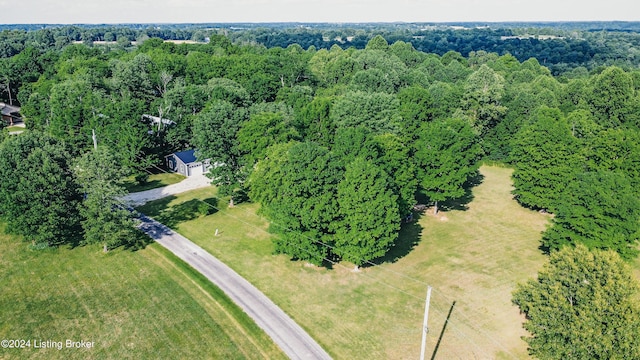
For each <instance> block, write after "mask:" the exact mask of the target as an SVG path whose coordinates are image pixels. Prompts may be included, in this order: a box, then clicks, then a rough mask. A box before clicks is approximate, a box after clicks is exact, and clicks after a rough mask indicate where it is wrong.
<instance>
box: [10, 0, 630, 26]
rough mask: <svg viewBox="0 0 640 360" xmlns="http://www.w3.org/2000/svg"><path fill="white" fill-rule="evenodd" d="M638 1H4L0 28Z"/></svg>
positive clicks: (556, 8) (576, 14)
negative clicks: (23, 24) (36, 24)
mask: <svg viewBox="0 0 640 360" xmlns="http://www.w3.org/2000/svg"><path fill="white" fill-rule="evenodd" d="M639 8H640V5H638V0H607V1H604V0H582V1H580V0H343V1H340V0H0V13H2V15H3V16H2V17H1V18H0V23H5V24H6V23H14V24H15V23H30V24H33V23H62V24H70V23H74V24H75V23H167V22H173V23H184V22H196V23H201V22H392V21H406V22H448V21H565V20H573V21H576V20H627V21H640V12H639V11H638V9H639Z"/></svg>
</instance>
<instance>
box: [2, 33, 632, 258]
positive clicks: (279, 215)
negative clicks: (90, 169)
mask: <svg viewBox="0 0 640 360" xmlns="http://www.w3.org/2000/svg"><path fill="white" fill-rule="evenodd" d="M2 64H3V66H4V67H3V69H11V71H12V72H11V73H9V74H10V75H9V76H7V78H9V79H10V82H9V87H8V88H9V89H10V91H12V93H15V94H16V96H17V98H18V99H19V101H20V103H21V105H22V113H23V115H24V116H25V118H26V122H27V126H28V127H29V128H30V130H31V131H32V132H43V133H46V134H47V136H48V137H50V138H51V139H53V140H51V141H54V140H55V142H56V143H58V142H59V143H60V144H63V145H64V146H65V149H66V150H64V151H60V152H61V153H68V154H69V156H71V157H72V158H78V157H81V156H83V155H84V154H86V153H87V152H89V150H90V149H91V148H92V146H93V143H92V139H91V134H92V131H94V130H95V132H96V134H97V137H98V142H99V144H101V145H100V146H103V147H107V148H108V149H109V150H108V152H109V153H110V154H111V156H112V157H113V158H114V159H116V160H114V161H116V162H117V163H118V164H119V165H121V166H123V167H124V168H125V169H126V171H127V172H128V173H130V174H131V173H138V174H142V172H143V171H144V169H145V168H146V167H147V166H149V165H150V164H159V163H160V162H161V159H162V157H163V155H165V154H168V153H171V152H172V151H176V150H184V149H188V148H192V147H195V148H197V149H198V153H199V156H200V157H202V158H210V159H211V161H212V163H218V164H219V165H221V166H218V167H215V168H214V169H213V170H212V174H211V175H212V178H213V180H214V182H215V183H216V185H218V186H219V190H220V193H221V194H222V195H224V196H230V197H231V200H232V201H235V202H237V201H246V200H247V199H249V200H252V201H258V202H260V203H261V204H262V211H263V212H264V214H265V215H266V216H267V217H268V218H269V220H270V221H271V224H272V226H271V230H272V231H273V232H274V233H276V234H278V236H277V237H275V238H274V239H275V240H274V241H275V243H276V250H277V251H278V252H283V253H286V254H289V255H290V256H292V257H293V258H297V259H304V260H308V261H311V262H314V263H318V264H319V263H322V261H325V260H326V259H334V260H338V259H345V260H348V261H351V262H353V263H355V264H357V265H361V264H364V263H366V262H367V261H370V260H373V259H375V258H378V257H380V256H382V255H384V254H385V253H386V251H387V250H388V249H389V248H390V247H391V246H393V244H394V242H395V240H396V238H397V234H398V229H399V227H400V224H401V221H402V220H403V219H409V218H410V215H411V209H412V207H413V205H415V204H416V203H417V200H416V198H417V196H418V197H422V198H424V199H425V200H424V201H426V202H427V203H429V204H431V205H434V206H435V210H436V211H437V209H438V208H439V207H442V206H445V207H446V206H447V204H449V203H450V201H451V200H454V199H456V198H458V197H461V196H462V195H464V193H465V191H466V189H467V188H468V186H469V184H470V183H471V180H472V179H473V178H474V176H475V174H476V170H477V167H478V160H479V159H481V158H483V157H484V158H486V159H490V160H495V161H501V162H507V163H510V164H512V165H513V166H514V167H515V172H514V182H515V185H516V190H515V191H514V194H515V195H516V199H517V200H518V201H519V202H520V203H522V204H523V205H525V206H528V207H531V208H534V209H541V210H545V211H549V212H553V213H555V214H556V216H555V218H554V220H553V222H554V226H553V227H551V228H550V229H549V230H548V231H547V232H546V233H545V236H544V243H543V245H544V246H545V247H546V248H548V249H549V250H553V249H556V248H559V247H561V246H563V245H565V244H575V243H578V242H581V243H585V244H587V245H588V246H589V247H592V248H607V249H615V250H616V251H618V252H619V253H620V254H621V255H622V256H623V257H625V258H632V257H634V256H635V255H636V250H635V244H636V242H637V240H638V209H640V206H639V205H638V199H637V195H635V189H636V188H637V186H638V166H637V164H638V162H639V161H640V160H639V159H640V148H639V146H638V144H639V140H638V128H639V126H640V117H639V116H638V115H639V114H640V111H639V110H640V108H639V105H640V98H639V96H638V89H640V71H638V70H634V71H625V70H623V69H621V68H618V67H608V68H599V69H595V70H594V71H592V72H588V71H587V70H586V69H584V68H577V69H575V70H574V71H572V72H571V73H568V74H566V75H565V76H563V77H554V76H552V74H551V72H550V71H549V69H548V68H547V67H544V66H541V65H540V63H539V62H538V61H537V60H535V59H529V60H526V61H524V62H520V61H518V59H517V58H515V57H514V56H512V55H508V54H507V55H498V54H496V53H487V52H484V51H478V52H472V53H470V54H469V56H468V57H463V56H462V55H461V54H459V53H456V52H453V51H449V52H447V53H445V54H444V55H442V56H440V55H437V54H427V53H424V52H420V51H418V50H416V49H415V48H414V47H413V46H412V45H411V44H410V43H406V42H402V41H398V42H394V43H393V44H391V45H389V43H388V42H387V41H386V40H385V39H384V38H383V37H381V36H377V37H374V38H373V39H371V40H370V41H368V43H367V45H366V46H365V48H364V49H363V50H357V49H355V48H348V49H343V48H341V47H339V46H337V45H336V46H333V47H332V48H331V49H329V50H326V49H314V48H311V49H308V50H304V49H303V48H302V47H300V46H297V45H291V46H289V47H287V48H278V47H276V48H270V49H267V48H264V47H261V46H255V45H235V44H233V43H232V42H231V41H230V40H229V39H228V38H226V37H224V36H219V35H218V36H212V37H211V41H210V42H209V43H208V44H200V45H197V44H190V45H189V44H183V45H175V44H172V43H166V42H163V41H162V39H158V38H154V39H150V40H147V41H145V42H144V43H143V44H141V45H140V46H138V47H136V48H132V49H129V50H126V49H110V48H103V47H89V46H85V45H82V44H74V45H68V46H65V47H64V48H62V49H61V50H43V49H38V48H35V47H30V48H27V49H25V50H24V51H23V52H21V53H20V54H18V55H15V56H13V57H11V58H7V59H4V60H3V61H2ZM6 93H7V91H5V93H4V94H5V95H6ZM143 114H148V115H152V116H157V117H160V118H163V119H169V120H172V122H174V123H175V124H173V125H171V123H169V122H162V121H159V122H156V123H150V122H149V121H148V120H145V121H143V120H142V119H141V116H142V115H143ZM14 141H15V140H13V139H12V141H9V142H7V144H13V142H14ZM46 141H49V142H50V140H46ZM5 146H10V145H5ZM11 146H14V145H11ZM7 151H9V152H11V150H7ZM26 153H28V152H26ZM17 163H18V161H17V160H16V164H17ZM8 166H9V167H11V166H14V165H8ZM12 191H13V190H12ZM24 194H29V192H28V191H25V192H24ZM25 196H26V195H25ZM14 201H15V199H14ZM605 205H606V206H605ZM5 214H6V212H5Z"/></svg>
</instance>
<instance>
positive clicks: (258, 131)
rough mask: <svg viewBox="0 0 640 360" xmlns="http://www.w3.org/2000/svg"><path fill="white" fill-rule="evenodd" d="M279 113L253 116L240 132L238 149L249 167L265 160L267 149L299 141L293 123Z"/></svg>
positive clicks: (264, 113)
mask: <svg viewBox="0 0 640 360" xmlns="http://www.w3.org/2000/svg"><path fill="white" fill-rule="evenodd" d="M286 120H288V118H287V117H286V116H285V115H284V114H282V113H280V112H278V113H272V112H261V113H258V114H254V115H251V117H250V118H249V120H248V121H246V122H244V123H243V124H242V126H241V127H240V130H238V134H237V138H238V149H240V150H241V151H242V152H243V157H244V159H245V161H246V163H247V164H248V165H249V166H252V165H253V164H255V163H256V162H257V161H258V160H260V159H262V158H264V156H265V154H266V151H267V148H268V147H269V146H271V145H274V144H277V143H286V142H288V141H289V140H299V138H300V136H299V135H298V132H297V130H296V129H295V128H294V127H293V124H292V123H291V121H286Z"/></svg>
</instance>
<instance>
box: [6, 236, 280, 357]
mask: <svg viewBox="0 0 640 360" xmlns="http://www.w3.org/2000/svg"><path fill="white" fill-rule="evenodd" d="M1 230H3V229H2V228H0V279H1V281H0V294H1V295H0V339H24V340H31V341H32V344H31V346H32V347H31V348H25V349H2V348H0V359H27V358H29V359H267V358H268V359H274V358H275V359H284V358H286V357H285V356H284V355H283V354H282V353H281V351H280V350H279V349H278V348H277V347H276V345H274V344H273V342H271V339H270V338H269V337H268V336H267V335H266V334H264V333H263V332H262V331H261V330H260V329H259V328H258V327H257V326H256V325H255V324H254V323H253V322H252V321H251V320H250V319H248V317H247V316H246V315H245V314H244V313H243V312H242V311H241V310H240V309H238V308H237V307H236V306H235V305H233V303H232V302H231V300H230V299H228V298H227V297H226V296H224V295H222V294H221V291H220V290H219V289H217V288H215V287H214V286H213V285H211V284H210V283H209V282H208V281H207V280H205V279H204V278H202V277H201V276H200V275H199V274H198V273H197V272H195V271H194V270H193V269H191V268H189V267H188V266H186V265H185V264H184V263H183V262H181V261H180V260H179V259H177V258H175V257H174V256H173V255H172V254H170V253H169V252H168V251H166V250H164V249H163V248H162V247H161V246H159V245H158V244H151V245H149V246H147V247H146V248H145V249H143V250H139V251H136V252H131V251H127V250H115V251H112V252H110V253H108V254H103V253H102V252H101V249H100V247H91V246H88V247H79V248H75V249H65V248H60V249H57V250H44V251H32V250H29V249H28V246H27V244H25V243H24V242H22V241H21V240H20V239H18V238H16V237H14V236H9V235H4V233H3V232H2V231H1ZM67 339H70V340H73V341H81V340H84V341H88V342H94V348H92V349H65V348H63V350H57V349H35V348H33V346H34V344H33V341H34V340H36V341H47V340H51V341H56V342H57V341H62V342H63V347H64V346H66V340H67Z"/></svg>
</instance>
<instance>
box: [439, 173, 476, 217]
mask: <svg viewBox="0 0 640 360" xmlns="http://www.w3.org/2000/svg"><path fill="white" fill-rule="evenodd" d="M483 180H484V175H482V174H481V173H480V171H476V173H475V174H474V175H472V176H470V177H469V179H468V180H467V181H466V182H465V183H464V185H463V188H464V195H462V196H461V197H459V198H457V199H450V200H447V201H443V202H442V203H441V204H440V210H442V211H451V210H461V211H466V210H467V209H469V204H470V203H471V202H472V201H473V198H474V196H473V188H474V187H476V186H478V185H480V184H482V181H483Z"/></svg>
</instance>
